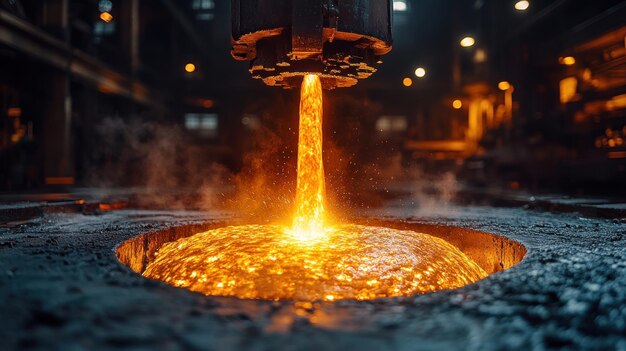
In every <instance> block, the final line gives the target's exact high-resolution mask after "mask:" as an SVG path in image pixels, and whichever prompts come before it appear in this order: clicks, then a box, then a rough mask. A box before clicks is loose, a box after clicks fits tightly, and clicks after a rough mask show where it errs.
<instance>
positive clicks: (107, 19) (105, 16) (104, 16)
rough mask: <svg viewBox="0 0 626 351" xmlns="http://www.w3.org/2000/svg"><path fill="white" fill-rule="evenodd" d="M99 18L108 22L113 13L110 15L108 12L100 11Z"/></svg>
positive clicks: (111, 18)
mask: <svg viewBox="0 0 626 351" xmlns="http://www.w3.org/2000/svg"><path fill="white" fill-rule="evenodd" d="M100 19H101V20H103V21H104V22H106V23H109V22H111V21H112V20H113V15H111V14H110V13H109V12H102V13H101V14H100Z"/></svg>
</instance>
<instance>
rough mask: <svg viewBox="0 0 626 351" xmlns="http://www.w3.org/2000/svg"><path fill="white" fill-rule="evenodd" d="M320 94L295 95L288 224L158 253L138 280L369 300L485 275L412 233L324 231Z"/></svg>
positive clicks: (227, 292)
mask: <svg viewBox="0 0 626 351" xmlns="http://www.w3.org/2000/svg"><path fill="white" fill-rule="evenodd" d="M324 200H325V189H324V166H323V162H322V87H321V84H320V80H319V78H318V77H317V76H315V75H307V76H305V78H304V81H303V83H302V92H301V98H300V134H299V141H298V181H297V191H296V208H295V214H294V218H293V222H292V224H291V227H288V226H283V225H245V226H231V227H224V228H218V229H213V230H209V231H207V232H203V233H198V234H196V235H193V236H191V237H188V238H183V239H180V240H178V241H175V242H170V243H167V244H165V245H163V247H161V248H160V249H159V252H158V256H157V258H156V259H155V260H154V261H153V262H152V263H150V264H149V265H148V267H147V268H146V270H145V272H144V276H146V277H149V278H153V279H158V280H161V281H164V282H166V283H168V284H171V285H174V286H179V287H184V288H187V289H189V290H193V291H197V292H201V293H203V294H206V295H222V296H237V297H240V298H252V299H269V300H282V299H290V300H300V301H312V300H319V299H322V300H327V301H332V300H339V299H357V300H366V299H374V298H380V297H393V296H409V295H413V294H418V293H425V292H430V291H437V290H442V289H453V288H458V287H461V286H463V285H466V284H470V283H472V282H475V281H477V280H479V279H482V278H484V277H485V276H486V273H485V272H484V271H483V270H482V269H481V268H480V267H479V266H478V265H477V264H476V263H475V262H473V261H472V260H471V259H469V258H468V257H467V256H465V254H463V253H462V252H461V251H459V250H458V249H457V248H456V247H454V246H452V245H450V244H449V243H447V242H446V241H444V240H442V239H439V238H435V237H433V236H430V235H427V234H423V233H417V232H413V231H401V230H395V229H389V228H381V227H367V226H360V225H354V224H331V223H327V222H326V220H325V217H324Z"/></svg>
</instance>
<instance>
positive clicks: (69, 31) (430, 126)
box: [0, 0, 626, 196]
mask: <svg viewBox="0 0 626 351" xmlns="http://www.w3.org/2000/svg"><path fill="white" fill-rule="evenodd" d="M516 2H517V1H513V0H476V1H470V0H468V1H452V0H422V1H418V0H404V1H395V3H396V4H395V5H396V6H395V7H396V9H398V11H394V28H393V34H394V48H393V50H392V52H391V53H389V54H388V55H386V56H384V57H383V61H384V62H383V64H382V65H381V66H380V69H379V71H378V72H376V73H375V74H374V75H373V76H372V77H371V78H369V79H367V80H364V81H361V82H360V83H359V84H358V85H357V86H355V87H353V88H347V89H337V90H334V91H327V92H326V93H325V103H324V104H325V127H324V128H325V138H326V139H325V148H326V150H327V152H326V153H325V158H326V160H325V162H326V165H327V167H326V169H327V176H328V177H329V182H330V185H331V187H332V188H333V189H336V192H337V193H342V194H344V195H345V194H346V193H350V192H355V191H356V190H355V189H359V188H377V187H378V188H380V187H381V184H386V183H387V182H389V181H393V180H397V179H398V178H401V177H409V176H411V175H413V176H414V175H415V174H419V175H424V174H431V175H432V174H434V175H437V174H443V173H445V174H449V173H452V174H454V176H455V177H456V179H458V180H460V181H461V183H462V184H463V185H464V186H466V187H474V188H499V189H512V190H518V189H528V190H532V191H540V192H559V193H576V194H604V195H614V196H619V195H624V194H625V193H626V186H624V179H626V178H625V177H626V141H625V140H624V139H625V138H626V2H625V1H576V0H556V1H547V0H531V1H530V6H529V8H528V9H527V10H525V11H518V10H516V9H515V4H516ZM403 4H404V5H403ZM401 9H404V10H403V11H400V10H401ZM103 12H106V13H108V14H110V16H111V19H110V20H109V21H108V22H107V21H105V20H104V19H103V18H102V16H103V15H102V14H103ZM229 17H230V2H229V1H225V0H150V1H148V0H111V1H99V0H98V1H96V0H94V1H89V0H80V1H79V0H0V121H1V122H0V169H1V170H2V171H1V172H0V191H2V192H48V191H66V190H68V189H72V188H76V187H136V186H152V187H157V188H192V189H193V188H194V187H197V186H201V185H206V184H207V182H208V183H209V184H218V183H219V184H221V185H222V186H223V185H228V184H233V183H238V182H239V183H245V182H246V181H247V180H246V179H248V178H246V177H245V175H246V174H252V173H255V174H264V175H265V178H266V179H265V180H264V181H261V182H260V183H259V184H257V186H259V187H265V188H267V189H274V188H275V187H277V186H278V185H277V184H278V183H280V184H292V182H293V177H294V174H293V173H294V170H295V163H294V152H295V150H296V142H297V108H298V92H297V91H284V90H280V89H277V88H271V87H266V86H264V85H263V83H262V82H260V81H258V80H253V79H252V78H251V77H250V76H249V74H248V72H247V65H248V63H246V62H238V61H235V60H233V59H232V58H231V56H230V18H229ZM105 19H107V17H106V16H105ZM465 36H471V37H473V38H474V39H475V42H476V43H475V45H473V46H472V47H468V48H464V47H461V45H460V43H459V42H460V40H461V38H463V37H465ZM572 58H573V61H575V62H571V61H572V60H571V59H572ZM189 63H192V64H193V65H195V71H193V72H186V71H185V66H186V65H187V64H189ZM570 63H571V64H570ZM417 67H423V68H424V69H425V70H426V75H425V76H424V77H423V78H418V77H416V76H415V75H414V73H413V72H414V71H415V69H416V68H417ZM405 78H410V79H411V83H412V84H411V85H410V86H408V87H407V86H405V85H404V84H403V80H404V79H405ZM504 81H505V82H508V83H509V85H510V86H512V87H511V88H509V89H505V90H502V89H500V88H499V86H500V87H504V86H503V85H502V84H499V83H501V82H504ZM507 99H510V100H509V101H507ZM455 100H459V102H460V105H461V106H460V108H458V109H457V108H455V107H453V104H454V101H455ZM459 102H456V104H457V107H459V106H458V105H459ZM416 169H419V170H420V171H419V172H417V173H416V172H414V171H415V170H416ZM251 177H252V176H251ZM270 178H271V181H270V180H268V179H270ZM367 181H371V182H369V183H368V182H367ZM370 183H371V184H370Z"/></svg>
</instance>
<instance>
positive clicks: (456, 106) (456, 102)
mask: <svg viewBox="0 0 626 351" xmlns="http://www.w3.org/2000/svg"><path fill="white" fill-rule="evenodd" d="M452 107H454V109H455V110H459V109H460V108H461V107H463V102H461V100H459V99H456V100H454V101H452Z"/></svg>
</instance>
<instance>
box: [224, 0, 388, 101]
mask: <svg viewBox="0 0 626 351" xmlns="http://www.w3.org/2000/svg"><path fill="white" fill-rule="evenodd" d="M392 10H393V9H392V1H390V0H349V1H338V0H315V1H311V0H233V1H232V52H231V53H232V56H233V57H234V58H235V59H237V60H247V61H250V73H251V74H252V76H253V77H254V78H257V79H262V80H263V82H264V83H265V84H267V85H270V86H281V87H283V88H292V87H294V86H298V85H299V84H300V81H301V79H302V76H303V75H305V74H307V73H316V74H318V75H319V76H320V77H321V79H322V84H323V86H324V88H325V89H334V88H336V87H349V86H353V85H355V84H356V83H357V82H358V80H359V79H364V78H367V77H369V76H370V75H371V74H372V73H374V72H375V71H376V68H374V67H375V66H376V64H379V63H381V61H380V57H381V56H382V55H384V54H386V53H388V52H389V51H391V44H392V36H391V24H392Z"/></svg>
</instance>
